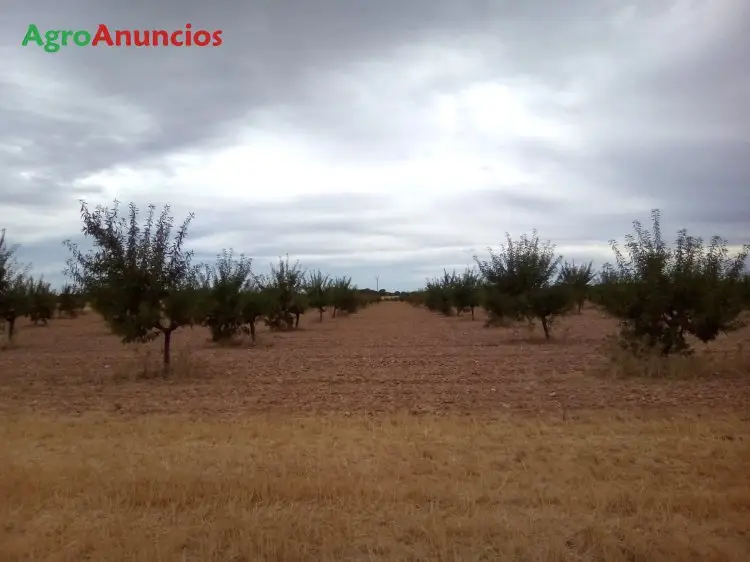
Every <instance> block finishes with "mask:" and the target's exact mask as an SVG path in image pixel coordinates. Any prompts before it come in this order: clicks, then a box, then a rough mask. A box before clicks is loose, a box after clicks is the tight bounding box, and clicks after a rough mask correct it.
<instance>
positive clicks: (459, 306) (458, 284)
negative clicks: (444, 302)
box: [452, 267, 481, 320]
mask: <svg viewBox="0 0 750 562" xmlns="http://www.w3.org/2000/svg"><path fill="white" fill-rule="evenodd" d="M452 285H453V287H452V289H453V290H452V300H453V305H454V306H455V307H456V315H460V314H461V312H463V311H464V310H466V309H467V308H468V309H469V310H470V311H471V319H472V320H474V309H475V308H476V307H478V306H479V305H480V296H481V295H480V290H481V278H480V276H479V274H478V273H477V271H476V270H475V269H474V268H471V267H467V268H466V269H465V270H464V272H463V273H462V274H461V275H458V274H456V273H455V272H454V273H453V283H452Z"/></svg>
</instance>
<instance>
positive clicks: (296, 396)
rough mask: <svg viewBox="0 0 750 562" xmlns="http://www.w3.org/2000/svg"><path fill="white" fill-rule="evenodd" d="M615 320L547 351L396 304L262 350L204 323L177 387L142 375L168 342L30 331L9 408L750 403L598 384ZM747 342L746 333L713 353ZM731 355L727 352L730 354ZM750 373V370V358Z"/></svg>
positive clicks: (9, 358) (589, 320)
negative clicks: (223, 339) (226, 339)
mask: <svg viewBox="0 0 750 562" xmlns="http://www.w3.org/2000/svg"><path fill="white" fill-rule="evenodd" d="M614 328H615V324H614V322H612V321H611V320H609V319H607V318H604V317H603V316H601V315H600V314H599V313H597V312H596V311H593V310H587V311H585V312H584V314H583V315H582V316H572V317H570V318H567V319H565V320H563V321H562V322H561V323H560V324H559V325H558V326H556V331H555V334H556V339H555V341H553V342H550V343H546V342H544V340H543V337H542V336H541V334H540V333H538V331H537V332H536V333H534V334H530V333H529V332H528V331H527V330H526V329H525V328H519V329H502V328H500V329H485V328H483V322H482V320H481V319H479V318H478V319H477V320H476V321H474V322H472V321H471V320H470V319H469V318H463V317H461V318H444V317H441V316H438V315H435V314H432V313H430V312H428V311H426V310H423V309H416V308H413V307H411V306H409V305H407V304H402V303H397V302H388V303H382V304H380V305H377V306H373V307H371V308H369V309H366V310H364V311H362V312H360V313H359V314H356V315H353V316H351V317H343V318H338V319H335V320H332V319H330V318H329V317H328V316H326V318H325V319H324V321H323V323H322V324H321V323H319V322H318V320H317V314H315V313H309V314H308V315H307V316H306V317H303V321H302V323H301V329H300V330H299V331H297V332H290V333H279V334H270V333H267V332H261V338H260V342H259V344H258V345H257V346H256V347H252V348H251V347H249V346H248V345H246V344H243V345H241V346H237V347H217V346H216V345H214V344H211V343H209V342H208V341H207V335H208V334H207V331H206V330H205V329H202V328H196V329H193V330H190V329H182V330H180V331H179V332H178V333H177V335H176V337H175V339H176V341H175V344H174V345H175V355H176V356H177V357H176V364H177V365H178V366H181V365H182V364H188V365H189V366H190V369H189V370H190V372H189V373H188V375H183V376H180V377H178V378H175V379H173V380H159V379H151V380H144V379H142V378H139V377H138V376H137V372H138V369H139V368H140V367H141V366H142V365H143V364H144V362H145V361H146V359H144V358H145V357H146V356H149V354H150V357H151V358H152V359H154V360H155V359H157V358H158V356H157V355H156V353H157V352H158V349H157V348H158V346H157V345H154V346H150V347H151V349H150V350H149V346H138V345H135V346H125V345H122V344H121V343H120V341H119V340H118V339H117V338H116V337H114V336H112V335H110V334H108V332H107V330H106V327H105V326H104V324H103V323H102V322H101V320H100V319H99V318H98V317H97V316H96V315H94V314H93V313H90V314H87V315H86V316H84V317H81V318H77V319H74V320H68V319H62V320H54V321H53V322H52V323H51V325H50V326H49V327H46V328H45V327H34V326H31V325H29V324H25V323H22V324H21V326H20V331H19V335H18V342H17V346H16V347H14V348H10V349H7V350H5V351H0V411H5V412H8V411H11V410H19V409H23V410H27V409H37V410H50V409H51V410H58V411H74V412H75V411H84V410H92V409H100V410H101V409H104V410H110V411H111V410H119V411H121V412H123V413H142V412H173V411H182V412H185V411H188V412H195V413H205V412H212V413H216V414H233V413H240V412H265V411H286V412H322V411H332V410H337V411H342V410H343V411H349V412H352V413H354V412H362V411H367V412H379V411H397V410H403V409H407V410H409V411H411V412H412V413H417V412H475V413H478V412H489V411H507V410H511V411H519V410H522V411H530V412H534V411H551V410H554V411H562V410H563V409H564V410H565V411H566V412H574V411H575V410H576V409H590V408H602V407H617V408H645V409H648V410H651V409H664V408H682V407H690V408H696V407H698V408H716V409H738V408H747V407H748V405H749V404H750V376H740V377H732V378H726V377H723V378H714V379H711V380H696V379H693V380H670V381H650V380H644V379H628V380H612V379H603V378H601V377H596V376H593V375H592V374H591V373H592V371H594V370H597V369H601V368H602V365H603V361H604V359H603V356H602V354H601V352H600V351H599V349H600V347H601V344H602V342H603V340H604V338H605V337H606V336H607V335H608V334H611V333H613V331H614ZM742 342H750V330H745V331H743V332H741V333H735V334H733V335H732V336H731V338H725V339H724V340H723V341H721V342H718V343H717V344H716V347H717V348H718V351H716V353H727V350H731V349H737V348H740V353H744V354H747V351H746V350H747V347H748V346H745V351H742V345H741V344H742ZM722 350H723V351H722ZM743 364H748V365H750V361H749V362H747V363H744V362H743Z"/></svg>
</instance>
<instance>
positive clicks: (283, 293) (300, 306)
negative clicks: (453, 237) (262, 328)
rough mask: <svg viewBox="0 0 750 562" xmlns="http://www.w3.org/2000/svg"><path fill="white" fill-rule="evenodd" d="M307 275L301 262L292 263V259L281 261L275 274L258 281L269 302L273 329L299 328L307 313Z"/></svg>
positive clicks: (272, 270)
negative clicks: (304, 293) (302, 316)
mask: <svg viewBox="0 0 750 562" xmlns="http://www.w3.org/2000/svg"><path fill="white" fill-rule="evenodd" d="M304 280H305V272H304V270H303V269H302V267H301V266H300V264H299V261H297V262H295V263H293V264H290V263H289V256H286V259H283V258H279V263H278V265H276V266H274V265H273V264H271V272H270V274H269V275H266V276H259V277H257V278H256V281H257V284H258V286H259V288H260V291H261V292H262V294H263V295H264V300H266V302H267V307H266V311H265V315H266V324H268V326H269V327H270V328H271V329H272V330H290V329H293V328H297V327H299V318H300V315H302V314H304V313H305V308H306V305H307V303H306V299H305V297H304V295H303V294H302V292H303V290H304Z"/></svg>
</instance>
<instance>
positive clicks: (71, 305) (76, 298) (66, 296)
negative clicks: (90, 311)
mask: <svg viewBox="0 0 750 562" xmlns="http://www.w3.org/2000/svg"><path fill="white" fill-rule="evenodd" d="M85 306H86V298H85V295H84V294H83V293H82V292H81V291H79V290H78V289H76V288H75V287H74V286H73V285H71V284H70V283H66V284H65V285H63V288H62V289H61V290H60V294H59V295H57V310H58V314H59V315H60V317H62V316H67V317H68V318H75V317H76V316H78V314H79V313H80V312H81V311H82V310H83V309H84V308H85Z"/></svg>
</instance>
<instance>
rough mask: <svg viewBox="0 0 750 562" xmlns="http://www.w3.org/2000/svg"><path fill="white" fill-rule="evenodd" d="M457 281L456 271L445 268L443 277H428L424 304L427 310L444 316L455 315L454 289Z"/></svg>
mask: <svg viewBox="0 0 750 562" xmlns="http://www.w3.org/2000/svg"><path fill="white" fill-rule="evenodd" d="M456 282H457V275H456V272H455V271H454V272H452V273H448V271H447V270H445V269H444V270H443V275H442V277H435V278H433V279H428V280H427V283H426V284H425V288H424V304H425V306H426V307H427V310H431V311H433V312H439V313H440V314H442V315H444V316H452V315H453V289H454V287H455V284H456Z"/></svg>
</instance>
